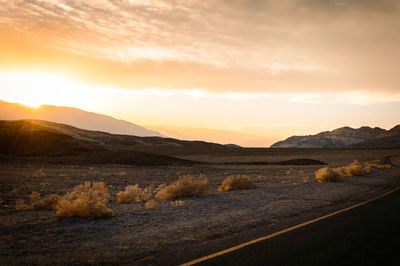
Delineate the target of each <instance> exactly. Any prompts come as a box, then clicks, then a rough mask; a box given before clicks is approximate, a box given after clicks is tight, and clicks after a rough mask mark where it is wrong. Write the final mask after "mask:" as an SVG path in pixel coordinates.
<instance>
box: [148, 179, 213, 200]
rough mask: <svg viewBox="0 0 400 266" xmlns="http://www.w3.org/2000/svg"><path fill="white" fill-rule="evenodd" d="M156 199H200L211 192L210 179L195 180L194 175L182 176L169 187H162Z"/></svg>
mask: <svg viewBox="0 0 400 266" xmlns="http://www.w3.org/2000/svg"><path fill="white" fill-rule="evenodd" d="M157 190H158V192H157V194H156V195H155V198H156V199H157V200H174V199H179V198H188V197H199V196H201V195H204V194H206V193H207V192H209V191H210V187H209V185H208V179H207V178H205V177H204V176H200V177H199V178H197V179H196V178H195V177H194V176H192V175H184V176H180V177H179V178H178V180H177V181H175V182H174V183H172V184H170V185H169V186H166V185H161V186H160V187H159V188H158V189H157Z"/></svg>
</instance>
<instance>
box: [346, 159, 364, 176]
mask: <svg viewBox="0 0 400 266" xmlns="http://www.w3.org/2000/svg"><path fill="white" fill-rule="evenodd" d="M343 169H344V172H345V173H346V175H349V176H363V175H365V170H364V167H363V166H362V165H360V164H359V163H358V161H354V162H353V163H351V164H350V165H348V166H345V167H344V168H343Z"/></svg>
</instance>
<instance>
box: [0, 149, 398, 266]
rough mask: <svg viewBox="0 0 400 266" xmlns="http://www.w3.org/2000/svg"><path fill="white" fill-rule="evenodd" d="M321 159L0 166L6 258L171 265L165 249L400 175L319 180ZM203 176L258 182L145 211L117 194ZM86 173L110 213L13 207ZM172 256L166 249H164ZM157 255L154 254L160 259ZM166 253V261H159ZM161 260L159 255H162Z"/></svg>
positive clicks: (375, 155)
mask: <svg viewBox="0 0 400 266" xmlns="http://www.w3.org/2000/svg"><path fill="white" fill-rule="evenodd" d="M387 156H394V157H393V158H392V160H393V162H399V158H400V150H320V151H318V152H316V151H315V150H307V149H305V150H297V151H296V152H294V151H288V152H284V151H282V150H279V151H277V152H276V153H275V154H274V153H273V151H268V152H267V153H265V154H263V153H262V152H259V153H257V154H248V155H246V154H235V155H230V154H219V155H218V156H217V155H210V154H208V155H191V156H185V157H182V158H185V159H192V160H200V161H204V162H214V163H215V162H219V163H222V162H244V161H282V160H288V159H298V158H310V159H316V160H320V161H323V162H326V163H328V164H329V166H343V165H346V164H349V163H351V162H352V161H353V160H355V159H357V160H359V161H360V162H361V163H362V162H366V161H370V160H375V159H380V160H382V159H384V158H385V157H387ZM321 167H322V166H276V165H275V166H274V165H257V166H253V165H249V166H246V165H222V164H221V165H207V164H205V165H197V166H167V167H165V166H163V167H136V166H135V167H133V166H124V165H96V166H74V165H62V166H60V165H47V164H45V163H43V164H40V165H38V164H35V165H28V164H18V165H17V164H3V165H0V197H1V200H2V201H3V202H2V204H1V205H0V265H14V264H91V263H94V264H98V263H113V264H151V263H154V264H169V261H168V259H166V260H164V261H163V260H162V258H163V254H168V253H169V251H171V250H174V252H175V251H176V250H182V251H184V250H185V248H186V247H188V246H196V245H197V244H198V243H206V242H207V241H212V240H215V239H220V238H224V237H226V236H229V235H232V234H235V233H238V232H243V231H246V230H249V229H250V228H253V227H256V226H268V225H274V224H279V223H280V221H281V220H283V219H284V218H285V217H293V216H296V215H300V214H304V213H314V212H318V210H320V209H321V208H323V207H326V206H331V207H332V206H333V207H334V206H338V205H339V203H343V202H350V201H351V202H357V201H359V200H360V199H363V198H368V197H369V196H372V195H375V194H376V193H378V192H379V191H384V190H389V188H390V187H394V186H396V185H399V184H400V168H398V167H392V168H391V169H386V170H380V171H378V172H374V173H370V174H368V175H366V176H362V177H346V178H345V180H344V181H343V182H338V183H318V182H316V181H315V179H314V176H313V173H314V172H315V171H316V170H317V169H319V168H321ZM185 174H192V175H194V176H199V175H200V174H203V175H205V176H206V177H207V178H208V179H209V181H210V185H211V186H212V187H214V188H217V187H218V185H220V184H221V182H222V181H223V180H224V179H225V178H226V177H227V176H229V175H247V176H250V177H252V178H253V179H254V180H255V184H256V185H257V188H255V189H248V190H237V191H231V192H217V191H214V192H212V193H210V194H209V195H206V196H202V197H199V198H186V199H183V201H184V204H183V206H173V205H172V204H170V202H163V203H161V204H159V205H158V206H157V207H156V208H154V209H151V210H147V209H145V207H144V203H128V204H118V203H116V193H118V192H119V191H121V190H124V189H125V187H126V185H134V184H139V185H140V186H141V187H145V186H148V185H151V184H154V185H159V184H162V183H165V184H169V183H172V182H173V181H175V180H176V179H177V177H178V176H180V175H185ZM84 181H91V182H99V181H101V182H104V183H105V184H106V186H107V188H108V189H109V191H110V194H111V195H112V197H113V201H112V202H111V203H109V207H110V208H111V209H112V210H113V211H114V214H115V215H114V217H112V218H107V219H96V220H90V219H84V218H57V217H56V215H55V212H54V211H52V210H35V209H34V210H25V211H18V210H15V203H16V201H17V200H18V199H24V200H25V201H27V200H28V198H29V194H30V193H31V192H32V191H37V192H40V194H41V195H42V196H46V195H50V194H53V193H56V194H59V195H64V194H65V193H67V192H69V191H71V190H72V189H73V187H74V186H75V185H78V184H81V183H82V182H84ZM167 257H168V256H166V257H165V258H167ZM155 258H157V259H155ZM160 258H161V260H160ZM161 262H162V263H161ZM182 262H184V261H182Z"/></svg>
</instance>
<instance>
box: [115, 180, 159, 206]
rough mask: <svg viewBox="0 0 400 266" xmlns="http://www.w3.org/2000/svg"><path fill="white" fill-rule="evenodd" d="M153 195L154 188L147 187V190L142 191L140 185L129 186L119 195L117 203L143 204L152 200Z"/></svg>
mask: <svg viewBox="0 0 400 266" xmlns="http://www.w3.org/2000/svg"><path fill="white" fill-rule="evenodd" d="M152 193H153V187H151V186H150V187H147V188H145V189H140V188H139V185H137V184H136V185H134V186H133V185H129V186H126V188H125V191H120V192H118V193H117V202H118V203H126V202H143V201H147V200H149V199H150V198H151V195H152Z"/></svg>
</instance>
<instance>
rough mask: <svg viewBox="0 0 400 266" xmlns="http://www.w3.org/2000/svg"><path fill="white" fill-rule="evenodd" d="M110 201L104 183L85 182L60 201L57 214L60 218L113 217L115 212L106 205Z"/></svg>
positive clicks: (57, 205)
mask: <svg viewBox="0 0 400 266" xmlns="http://www.w3.org/2000/svg"><path fill="white" fill-rule="evenodd" d="M109 201H110V194H109V193H108V190H107V188H106V187H105V186H104V183H103V182H97V183H93V185H92V184H91V183H90V182H85V183H84V184H82V185H77V186H75V188H74V190H73V191H72V192H70V193H67V194H66V195H65V196H64V197H62V198H60V199H59V200H58V202H57V204H56V214H57V216H58V217H86V218H102V217H111V216H113V211H112V210H111V209H109V208H108V207H107V205H106V204H107V203H108V202H109Z"/></svg>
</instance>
